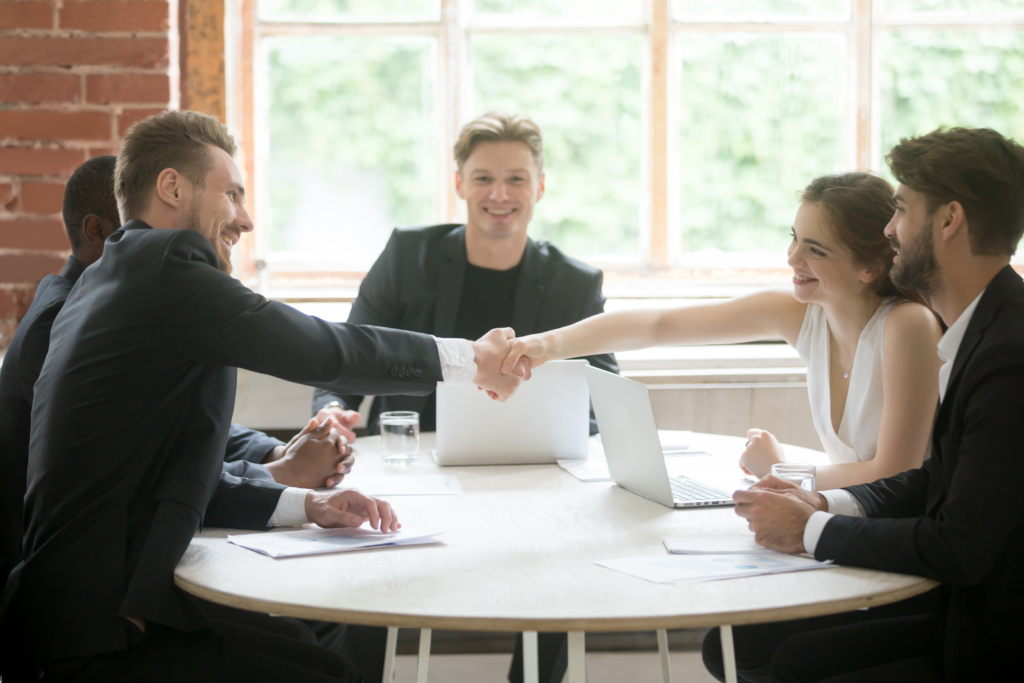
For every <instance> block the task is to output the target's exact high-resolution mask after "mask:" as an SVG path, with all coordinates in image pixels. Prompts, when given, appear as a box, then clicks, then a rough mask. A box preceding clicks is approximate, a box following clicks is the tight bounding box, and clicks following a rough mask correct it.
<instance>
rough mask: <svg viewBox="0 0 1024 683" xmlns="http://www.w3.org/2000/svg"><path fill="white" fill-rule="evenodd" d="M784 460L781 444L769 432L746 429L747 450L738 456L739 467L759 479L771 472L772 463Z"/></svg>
mask: <svg viewBox="0 0 1024 683" xmlns="http://www.w3.org/2000/svg"><path fill="white" fill-rule="evenodd" d="M785 461H786V458H785V456H784V454H783V452H782V445H781V444H779V440H778V439H776V438H775V437H774V436H773V435H772V433H771V432H766V431H765V430H763V429H748V430H747V450H745V451H743V455H741V456H740V469H742V470H743V471H744V472H746V473H747V474H751V475H753V476H755V477H757V478H758V479H760V478H761V477H764V476H766V475H769V474H771V473H772V465H774V464H775V463H777V462H785Z"/></svg>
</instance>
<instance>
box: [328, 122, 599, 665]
mask: <svg viewBox="0 0 1024 683" xmlns="http://www.w3.org/2000/svg"><path fill="white" fill-rule="evenodd" d="M454 152H455V162H456V164H457V167H458V170H457V171H456V175H455V187H456V191H457V192H458V194H459V197H461V198H462V199H464V200H466V208H467V213H468V220H467V221H466V224H465V225H460V224H454V223H453V224H446V225H435V226H430V227H425V228H409V229H398V230H395V231H394V232H393V233H392V235H391V239H390V240H388V244H387V246H386V247H385V248H384V251H383V252H382V253H381V255H380V257H379V258H378V259H377V262H376V263H374V264H373V267H372V268H371V269H370V272H369V273H368V274H367V275H366V279H365V280H363V283H362V285H361V286H360V288H359V296H358V298H357V299H356V301H355V303H353V304H352V311H351V313H349V316H348V322H350V323H355V324H357V325H380V326H381V327H391V328H396V329H400V330H412V331H415V332H425V333H428V334H433V335H436V336H439V337H459V338H462V339H476V338H477V337H479V336H480V335H481V334H483V333H484V332H486V331H487V330H490V329H492V328H494V327H512V328H513V329H515V331H516V332H518V333H519V334H533V333H537V332H546V331H548V330H553V329H556V328H559V327H564V326H565V325H571V324H572V323H575V322H579V321H580V320H583V319H584V318H589V317H590V316H592V315H597V314H598V313H603V312H604V301H605V299H604V295H603V294H602V293H601V282H602V275H601V271H600V270H598V269H596V268H593V267H591V266H588V265H586V264H585V263H581V262H580V261H577V260H576V259H573V258H570V257H569V256H566V255H565V254H563V253H562V252H561V251H559V249H558V248H557V247H556V246H554V245H553V244H551V243H549V242H535V241H534V240H532V239H530V238H529V237H528V236H527V229H528V228H529V224H530V219H531V218H532V217H533V208H534V205H535V204H536V203H537V202H538V201H540V199H541V198H542V197H543V196H544V150H543V141H542V138H541V132H540V127H539V126H537V124H536V123H534V122H533V121H532V120H531V119H530V118H529V117H527V116H523V115H517V116H510V115H509V114H507V113H505V112H503V111H491V112H488V113H487V114H485V115H483V116H481V117H480V118H477V119H475V120H473V121H470V122H469V123H467V124H466V125H465V126H464V127H463V128H462V131H461V132H460V134H459V139H458V141H457V142H456V144H455V150H454ZM587 360H588V361H590V364H591V365H593V366H594V367H597V368H601V369H602V370H608V371H609V372H618V365H616V363H615V356H613V355H612V354H610V353H609V354H601V355H597V356H590V357H588V358H587ZM362 400H363V397H362V396H360V395H357V394H339V393H335V392H331V391H329V390H327V389H317V390H316V391H315V392H314V394H313V413H314V414H315V416H316V418H317V419H318V420H322V419H324V418H331V419H332V420H333V421H334V422H335V426H336V428H337V429H339V430H343V429H345V428H351V427H352V426H353V425H354V424H355V422H356V421H358V420H359V415H358V414H357V413H356V412H355V411H356V410H358V408H359V404H360V403H361V402H362ZM390 410H414V411H416V412H417V413H419V415H420V428H421V429H422V430H424V431H434V430H436V428H437V427H436V425H437V416H436V415H437V413H436V394H435V393H434V392H431V393H429V394H427V395H424V396H386V397H385V396H378V397H377V398H375V399H374V401H373V405H372V407H371V408H370V414H369V417H368V419H367V427H366V431H367V433H369V434H377V433H379V431H380V425H379V421H378V420H379V417H380V414H381V413H382V412H385V411H390ZM343 433H344V432H343ZM590 433H591V434H596V433H597V422H596V420H595V419H594V416H593V413H591V417H590ZM337 636H338V632H337V631H335V632H334V633H333V634H332V638H331V639H330V640H326V639H324V638H321V642H322V643H325V644H326V643H329V644H330V646H331V648H332V649H336V650H338V651H340V652H343V653H344V654H345V655H346V656H348V657H349V658H351V659H352V661H354V662H356V663H357V664H358V665H359V668H360V671H362V672H363V677H364V679H365V680H366V681H367V683H379V682H380V680H381V677H382V676H383V672H384V670H383V665H382V662H383V657H384V648H385V643H386V636H387V631H386V629H382V628H375V627H362V626H355V627H352V626H350V627H348V632H347V634H346V640H351V641H353V643H354V644H346V643H341V642H339V641H338V638H337ZM539 650H540V653H539V654H540V660H541V680H542V681H552V682H553V683H558V682H560V681H561V680H562V676H563V675H564V673H565V667H566V661H567V659H566V658H567V656H568V655H567V650H566V638H565V635H564V634H557V633H544V634H541V635H540V641H539ZM521 660H522V639H520V640H519V641H518V643H517V646H516V653H515V657H514V660H513V663H512V670H511V673H510V680H512V681H513V682H514V683H519V682H520V681H522V661H521Z"/></svg>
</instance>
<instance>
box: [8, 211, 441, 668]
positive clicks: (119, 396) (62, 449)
mask: <svg viewBox="0 0 1024 683" xmlns="http://www.w3.org/2000/svg"><path fill="white" fill-rule="evenodd" d="M399 365H404V366H406V367H409V368H415V369H417V370H419V372H415V373H408V374H406V376H404V377H396V376H393V375H392V372H391V370H392V369H395V368H397V367H398V366H399ZM236 367H243V368H247V369H250V370H253V371H255V372H262V373H265V374H269V375H273V376H276V377H279V378H282V379H286V380H289V381H292V382H301V383H306V384H310V385H314V386H322V387H324V388H329V389H334V390H336V391H342V390H345V389H349V388H355V389H356V390H357V391H366V392H367V393H369V392H373V393H382V394H385V393H389V392H393V391H403V392H411V393H416V392H419V393H426V392H428V391H431V390H432V389H433V388H434V386H435V384H436V382H437V381H438V380H440V379H441V367H440V361H439V359H438V355H437V346H436V344H435V343H434V340H433V339H432V338H431V337H429V336H427V335H418V334H413V333H409V332H398V331H394V330H384V329H377V328H372V327H357V326H354V325H348V324H345V323H341V324H329V323H325V322H324V321H322V320H318V319H316V318H312V317H309V316H306V315H303V314H301V313H299V312H298V311H296V310H295V309H293V308H291V307H289V306H286V305H284V304H281V303H278V302H273V301H267V300H266V299H264V298H263V297H261V296H259V295H258V294H255V293H254V292H252V291H251V290H249V289H248V288H246V287H244V286H243V285H241V284H240V283H239V282H238V281H237V280H234V279H232V278H231V277H229V276H228V275H226V274H224V273H223V272H221V271H220V270H219V269H218V267H217V257H216V254H215V253H214V250H213V247H212V246H211V245H210V243H209V242H207V241H206V240H205V239H204V238H203V237H202V236H201V235H200V234H199V233H197V232H193V231H190V230H152V229H150V228H149V226H147V225H145V224H144V223H141V222H139V221H130V222H128V223H127V224H125V225H124V226H123V227H122V228H121V229H120V230H118V231H117V232H115V233H114V234H113V235H112V236H111V237H110V238H109V239H108V240H107V243H106V246H105V249H104V254H103V256H102V258H101V259H100V260H99V261H98V262H96V263H95V264H94V265H92V266H90V267H89V268H88V269H87V270H86V271H85V273H84V274H83V275H82V277H81V279H80V280H79V281H78V283H77V284H76V285H75V287H74V289H73V290H72V291H71V295H70V296H69V297H68V300H67V303H66V304H65V305H64V308H63V310H61V312H60V313H59V314H58V315H57V318H56V320H55V321H54V325H53V330H52V332H51V338H50V350H49V353H48V354H47V357H46V361H45V363H44V365H43V369H42V372H41V373H40V375H39V379H38V381H37V382H36V385H35V397H34V402H33V406H32V433H31V438H30V445H29V466H28V491H27V495H26V496H25V534H24V546H23V550H24V555H25V559H24V561H23V562H22V563H21V564H19V565H18V566H17V567H15V568H14V570H13V572H12V573H11V575H10V578H9V580H8V584H7V589H6V591H5V593H4V598H3V604H2V606H0V648H5V649H7V654H8V655H12V653H17V654H18V655H19V656H20V657H21V658H26V657H27V658H28V659H30V660H31V661H32V662H47V661H50V660H54V659H59V658H64V657H75V656H85V655H92V654H97V653H102V652H112V651H118V650H123V649H125V647H126V646H127V644H128V642H129V637H130V636H129V633H130V631H129V627H128V622H126V621H125V620H124V619H122V618H121V617H123V616H132V617H137V618H140V619H143V620H145V621H147V622H152V623H156V624H162V625H164V626H168V627H171V628H175V629H181V630H185V631H192V630H197V629H202V628H205V627H207V625H208V623H207V620H206V618H205V616H204V615H203V613H202V612H201V610H200V609H199V607H198V606H197V604H196V603H195V602H194V601H193V600H192V599H191V598H189V597H188V596H187V595H186V594H185V593H184V592H182V591H180V590H179V589H177V588H176V587H175V586H174V583H173V572H174V568H175V566H176V565H177V563H178V560H179V559H180V558H181V556H182V554H183V553H184V551H185V549H186V548H187V547H188V544H189V542H190V541H191V539H192V536H193V534H194V533H195V532H196V530H197V529H199V528H200V526H201V524H202V522H203V513H204V511H206V510H207V503H208V502H209V500H210V497H211V493H212V492H213V490H214V488H215V486H217V483H218V479H219V477H220V474H221V472H222V463H223V461H224V448H225V442H226V440H227V436H228V425H229V424H230V421H231V413H232V409H233V404H234V395H235V375H236V370H235V368H236ZM394 374H395V375H397V372H395V373H394ZM417 375H418V376H417ZM265 483H266V484H267V485H269V482H265ZM242 521H243V522H244V521H246V520H242ZM248 521H249V522H251V521H252V520H248ZM234 526H243V527H244V526H247V524H245V523H241V524H234ZM257 527H258V525H257Z"/></svg>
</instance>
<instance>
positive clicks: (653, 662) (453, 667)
mask: <svg viewBox="0 0 1024 683" xmlns="http://www.w3.org/2000/svg"><path fill="white" fill-rule="evenodd" d="M670 657H671V659H672V680H673V681H675V683H714V681H715V679H714V678H712V676H711V674H709V673H708V672H707V671H706V670H705V669H704V665H703V664H702V663H701V659H700V652H694V651H688V652H673V653H671V655H670ZM511 659H512V655H510V654H490V655H433V656H431V657H430V671H429V674H430V675H429V681H430V683H506V681H507V680H508V678H507V677H508V666H509V662H510V661H511ZM415 680H416V656H415V655H401V656H399V657H398V663H397V666H396V672H395V683H414V681H415ZM623 681H629V683H660V682H661V664H660V663H659V661H658V653H657V652H595V653H588V654H587V683H622V682H623Z"/></svg>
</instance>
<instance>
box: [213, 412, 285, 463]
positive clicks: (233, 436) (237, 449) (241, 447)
mask: <svg viewBox="0 0 1024 683" xmlns="http://www.w3.org/2000/svg"><path fill="white" fill-rule="evenodd" d="M281 445H283V444H282V443H281V442H280V441H279V440H277V439H275V438H273V437H272V436H267V435H266V434H264V433H263V432H257V431H256V430H254V429H248V428H246V427H243V426H242V425H240V424H235V423H234V422H232V423H231V427H230V428H229V429H228V443H227V446H226V447H225V449H224V462H237V461H247V462H252V463H256V464H261V463H262V462H263V460H264V458H266V457H267V454H268V453H270V451H272V450H274V449H275V448H277V447H278V446H281Z"/></svg>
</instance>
